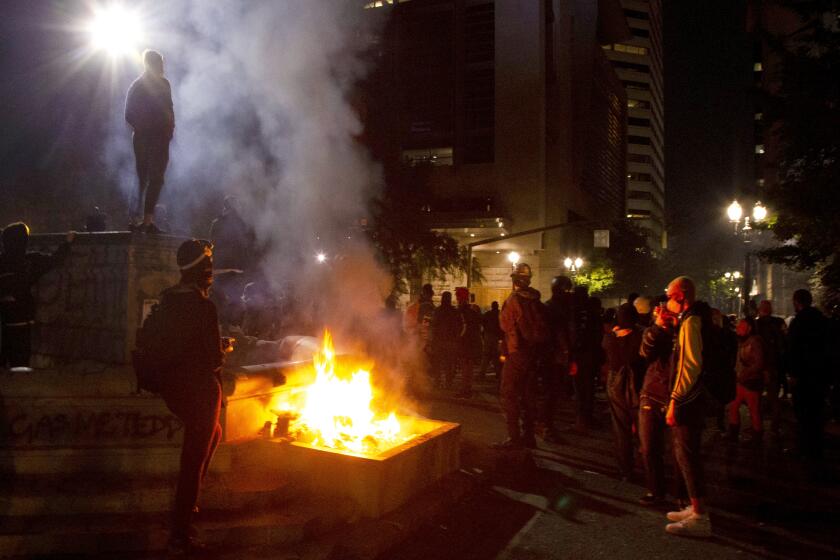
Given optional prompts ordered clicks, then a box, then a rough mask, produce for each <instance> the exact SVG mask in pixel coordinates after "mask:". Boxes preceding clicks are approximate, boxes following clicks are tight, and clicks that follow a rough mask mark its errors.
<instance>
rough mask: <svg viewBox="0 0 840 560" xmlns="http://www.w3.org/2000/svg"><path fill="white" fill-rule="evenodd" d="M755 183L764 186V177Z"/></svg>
mask: <svg viewBox="0 0 840 560" xmlns="http://www.w3.org/2000/svg"><path fill="white" fill-rule="evenodd" d="M755 184H756V185H758V186H759V187H763V186H764V179H758V180H757V181H756V182H755Z"/></svg>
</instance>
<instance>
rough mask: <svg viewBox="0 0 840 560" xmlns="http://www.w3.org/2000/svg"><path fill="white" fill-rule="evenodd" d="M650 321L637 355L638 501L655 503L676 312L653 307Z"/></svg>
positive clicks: (661, 491)
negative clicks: (641, 485) (640, 372)
mask: <svg viewBox="0 0 840 560" xmlns="http://www.w3.org/2000/svg"><path fill="white" fill-rule="evenodd" d="M652 315H653V324H652V325H651V326H650V327H648V328H647V329H645V332H644V334H643V335H642V346H641V349H640V350H639V353H640V355H641V356H642V357H643V358H644V359H645V363H646V364H647V369H646V370H645V377H644V380H643V381H642V389H641V391H640V393H639V441H640V442H641V452H642V460H643V461H644V466H645V483H646V486H647V489H648V492H647V494H645V495H644V496H642V497H641V499H640V500H639V502H640V503H642V504H643V505H648V506H655V505H659V504H661V503H662V502H663V501H664V500H665V460H664V457H665V410H666V409H667V408H668V401H669V400H670V398H671V391H670V377H671V353H672V351H673V349H674V333H675V329H676V324H677V318H676V316H675V315H673V314H671V313H669V312H668V311H667V309H665V308H664V307H656V308H654V310H653V314H652Z"/></svg>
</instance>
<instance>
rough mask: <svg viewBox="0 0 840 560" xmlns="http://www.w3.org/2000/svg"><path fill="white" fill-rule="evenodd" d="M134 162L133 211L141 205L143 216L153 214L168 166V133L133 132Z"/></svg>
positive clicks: (137, 209)
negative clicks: (135, 176) (135, 166)
mask: <svg viewBox="0 0 840 560" xmlns="http://www.w3.org/2000/svg"><path fill="white" fill-rule="evenodd" d="M134 161H135V163H136V165H137V181H138V184H139V188H138V191H137V205H136V206H135V211H139V210H140V207H141V205H142V206H143V211H144V213H145V214H154V212H155V206H156V205H157V203H158V199H159V198H160V191H161V189H162V188H163V175H164V173H166V166H167V165H168V164H169V133H168V132H167V133H160V132H156V133H148V132H135V133H134ZM144 196H145V201H144Z"/></svg>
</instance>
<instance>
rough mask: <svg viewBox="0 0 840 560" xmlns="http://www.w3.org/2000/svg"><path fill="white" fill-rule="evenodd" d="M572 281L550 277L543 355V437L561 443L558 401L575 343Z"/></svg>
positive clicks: (541, 373) (541, 372) (541, 414)
mask: <svg viewBox="0 0 840 560" xmlns="http://www.w3.org/2000/svg"><path fill="white" fill-rule="evenodd" d="M571 289H572V281H571V280H570V279H569V278H568V277H567V276H555V277H554V278H553V279H552V280H551V298H549V300H548V301H546V302H545V307H546V312H547V317H548V326H549V328H550V329H551V339H550V341H549V344H547V345H546V348H545V352H544V353H543V356H542V357H541V358H542V359H541V362H542V363H541V364H540V368H539V371H540V376H541V378H542V385H543V387H542V395H543V402H542V409H541V411H540V420H541V421H542V423H543V425H544V426H545V429H544V432H543V434H544V435H543V439H545V440H546V441H548V442H559V441H561V440H562V438H561V437H560V430H559V429H558V427H557V425H556V419H555V416H556V413H557V403H558V401H559V400H560V394H561V392H562V390H563V384H564V382H566V380H567V379H568V375H569V362H570V355H571V349H572V348H571V346H572V335H571V331H572V294H571Z"/></svg>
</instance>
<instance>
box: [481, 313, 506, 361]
mask: <svg viewBox="0 0 840 560" xmlns="http://www.w3.org/2000/svg"><path fill="white" fill-rule="evenodd" d="M481 327H482V329H483V331H484V338H485V340H487V341H491V342H494V343H495V342H497V341H499V340H501V339H502V337H504V333H503V332H502V327H501V326H500V325H499V310H498V309H491V310H490V311H488V312H486V313H485V314H484V315H483V316H482V318H481ZM495 350H496V348H495V346H494V347H493V351H495Z"/></svg>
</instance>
